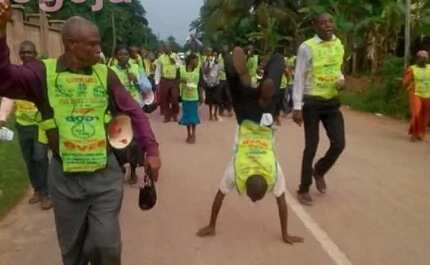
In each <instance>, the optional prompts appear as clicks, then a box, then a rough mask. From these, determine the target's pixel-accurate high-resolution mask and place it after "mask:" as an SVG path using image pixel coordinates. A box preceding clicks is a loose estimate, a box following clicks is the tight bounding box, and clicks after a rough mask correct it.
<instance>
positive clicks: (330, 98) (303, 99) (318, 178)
mask: <svg viewBox="0 0 430 265" xmlns="http://www.w3.org/2000/svg"><path fill="white" fill-rule="evenodd" d="M313 24H314V29H315V31H316V35H315V37H313V38H312V39H309V40H307V41H305V42H304V43H303V44H302V45H301V46H300V48H299V52H298V56H297V65H296V71H295V75H294V76H295V79H294V88H293V90H294V91H293V100H294V112H293V119H294V121H295V122H296V123H297V124H298V125H299V126H301V125H302V124H304V130H305V150H304V152H303V162H302V176H301V184H300V188H299V190H298V200H299V202H300V203H302V204H304V205H308V206H309V205H312V197H311V195H310V194H309V188H310V186H311V185H312V177H314V178H315V182H316V187H317V189H318V191H319V192H320V193H325V192H326V182H325V175H326V174H327V172H328V171H329V170H330V168H332V166H333V165H334V164H335V162H336V160H337V159H338V158H339V156H340V154H341V153H342V152H343V150H344V148H345V129H344V120H343V115H342V113H341V111H340V109H339V108H340V102H339V98H338V89H339V88H341V87H343V86H344V83H345V80H344V76H343V74H342V64H343V57H344V48H343V45H342V43H341V41H340V40H339V39H338V38H337V37H336V36H335V35H334V30H335V24H334V22H333V18H332V17H331V15H329V14H326V13H324V14H321V15H318V16H317V17H316V18H315V20H314V23H313ZM320 123H322V124H323V126H324V128H325V130H326V132H327V136H328V137H329V139H330V148H329V149H328V151H327V153H326V154H325V155H324V157H323V158H321V159H320V160H318V162H317V163H316V164H315V165H314V164H313V163H314V158H315V154H316V151H317V148H318V143H319V124H320Z"/></svg>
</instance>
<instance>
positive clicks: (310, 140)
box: [299, 97, 345, 193]
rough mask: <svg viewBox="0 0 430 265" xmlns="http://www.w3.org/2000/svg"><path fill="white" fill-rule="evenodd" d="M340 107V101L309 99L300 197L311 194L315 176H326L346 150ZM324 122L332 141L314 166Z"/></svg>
mask: <svg viewBox="0 0 430 265" xmlns="http://www.w3.org/2000/svg"><path fill="white" fill-rule="evenodd" d="M339 107H340V103H339V101H338V100H337V99H332V100H320V99H314V98H309V97H305V100H304V106H303V121H304V128H305V150H304V152H303V162H302V178H301V184H300V188H299V193H307V192H309V187H310V186H311V185H312V176H313V175H317V176H324V175H325V174H326V173H327V172H328V171H329V170H330V168H331V167H332V166H333V165H334V163H335V162H336V160H337V159H338V158H339V156H340V154H341V153H342V152H343V150H344V149H345V126H344V120H343V115H342V113H341V112H340V110H339ZM320 122H321V123H322V124H323V126H324V128H325V130H326V133H327V136H328V138H329V139H330V148H329V149H328V151H327V152H326V154H325V155H324V157H322V158H321V159H320V160H318V162H317V163H316V164H315V166H314V165H313V162H314V158H315V154H316V151H317V148H318V143H319V124H320Z"/></svg>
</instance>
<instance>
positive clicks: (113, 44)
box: [111, 10, 116, 58]
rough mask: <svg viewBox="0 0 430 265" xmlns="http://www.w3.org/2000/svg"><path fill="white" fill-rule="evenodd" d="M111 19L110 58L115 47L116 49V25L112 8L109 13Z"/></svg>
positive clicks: (113, 53)
mask: <svg viewBox="0 0 430 265" xmlns="http://www.w3.org/2000/svg"><path fill="white" fill-rule="evenodd" d="M111 20H112V53H111V58H113V57H114V55H115V49H116V25H115V13H114V10H112V13H111Z"/></svg>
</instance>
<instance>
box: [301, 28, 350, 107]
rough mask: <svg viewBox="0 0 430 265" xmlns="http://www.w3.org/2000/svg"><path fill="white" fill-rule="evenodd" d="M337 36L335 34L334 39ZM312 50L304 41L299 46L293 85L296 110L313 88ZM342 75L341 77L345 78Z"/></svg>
mask: <svg viewBox="0 0 430 265" xmlns="http://www.w3.org/2000/svg"><path fill="white" fill-rule="evenodd" d="M314 38H316V40H317V41H318V42H319V43H321V42H323V40H322V39H321V38H320V37H318V35H316V36H315V37H314ZM334 39H336V36H334V35H333V40H334ZM312 68H313V62H312V51H311V48H310V47H309V46H308V45H307V44H306V43H302V45H300V47H299V51H298V54H297V61H296V70H295V74H294V86H293V102H294V106H293V107H294V110H301V109H302V107H303V96H304V95H308V94H309V93H310V91H311V88H312V78H313V77H312ZM344 78H345V77H344V76H343V75H342V76H341V77H340V79H344Z"/></svg>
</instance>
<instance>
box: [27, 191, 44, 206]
mask: <svg viewBox="0 0 430 265" xmlns="http://www.w3.org/2000/svg"><path fill="white" fill-rule="evenodd" d="M41 200H42V194H40V192H38V191H35V192H34V193H33V196H31V198H30V199H29V200H28V203H29V204H36V203H38V202H40V201H41Z"/></svg>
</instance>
